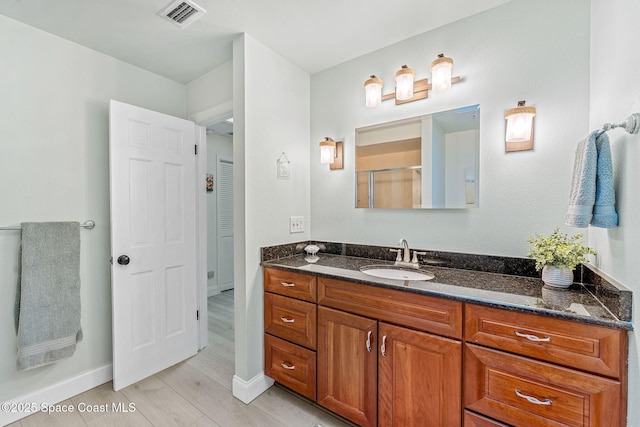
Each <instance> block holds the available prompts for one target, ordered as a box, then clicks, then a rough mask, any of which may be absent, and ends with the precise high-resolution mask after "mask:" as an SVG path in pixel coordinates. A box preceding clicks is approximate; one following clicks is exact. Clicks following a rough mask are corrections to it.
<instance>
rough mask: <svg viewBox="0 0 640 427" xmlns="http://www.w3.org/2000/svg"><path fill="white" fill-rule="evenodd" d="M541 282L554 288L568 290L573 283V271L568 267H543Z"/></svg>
mask: <svg viewBox="0 0 640 427" xmlns="http://www.w3.org/2000/svg"><path fill="white" fill-rule="evenodd" d="M542 281H543V282H544V284H545V285H549V286H554V287H556V288H568V287H569V286H571V284H572V283H573V271H571V269H570V268H569V267H555V266H553V265H545V266H544V268H543V269H542Z"/></svg>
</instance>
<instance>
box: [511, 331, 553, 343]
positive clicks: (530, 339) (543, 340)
mask: <svg viewBox="0 0 640 427" xmlns="http://www.w3.org/2000/svg"><path fill="white" fill-rule="evenodd" d="M515 334H516V336H519V337H522V338H526V339H528V340H529V341H533V342H551V337H544V338H540V337H537V336H535V335H530V334H523V333H522V332H518V331H515Z"/></svg>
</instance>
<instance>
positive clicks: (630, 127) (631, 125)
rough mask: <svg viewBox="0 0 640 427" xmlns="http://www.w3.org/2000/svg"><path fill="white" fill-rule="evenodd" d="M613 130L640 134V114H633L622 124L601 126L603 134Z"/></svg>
mask: <svg viewBox="0 0 640 427" xmlns="http://www.w3.org/2000/svg"><path fill="white" fill-rule="evenodd" d="M615 128H624V130H626V131H627V132H629V133H631V134H633V133H638V132H640V113H633V114H632V115H630V116H629V117H627V119H626V120H625V121H624V122H622V123H617V124H616V123H605V124H604V125H603V126H602V130H603V131H605V132H606V131H609V130H611V129H615Z"/></svg>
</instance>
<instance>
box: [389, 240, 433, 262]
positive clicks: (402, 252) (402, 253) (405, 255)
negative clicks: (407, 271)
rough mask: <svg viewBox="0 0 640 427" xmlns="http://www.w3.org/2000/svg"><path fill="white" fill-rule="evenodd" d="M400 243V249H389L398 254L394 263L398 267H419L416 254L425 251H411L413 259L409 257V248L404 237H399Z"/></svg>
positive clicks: (424, 253) (422, 253)
mask: <svg viewBox="0 0 640 427" xmlns="http://www.w3.org/2000/svg"><path fill="white" fill-rule="evenodd" d="M400 245H401V246H402V249H390V251H391V252H395V253H397V254H398V256H397V257H396V262H395V263H394V265H397V266H400V267H411V268H420V263H418V255H426V254H427V253H426V252H418V251H413V259H411V250H410V249H409V243H407V240H406V239H400Z"/></svg>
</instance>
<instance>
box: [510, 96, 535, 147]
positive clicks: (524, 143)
mask: <svg viewBox="0 0 640 427" xmlns="http://www.w3.org/2000/svg"><path fill="white" fill-rule="evenodd" d="M524 104H525V101H518V106H517V107H514V108H511V109H509V110H507V112H506V113H505V115H504V118H505V120H506V121H507V130H506V132H505V144H506V151H507V152H508V151H522V150H532V149H533V118H534V117H535V115H536V108H535V107H527V106H525V105H524Z"/></svg>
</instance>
